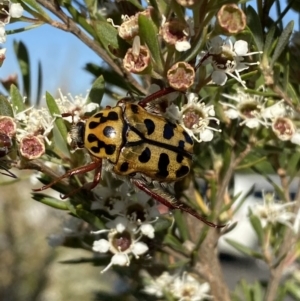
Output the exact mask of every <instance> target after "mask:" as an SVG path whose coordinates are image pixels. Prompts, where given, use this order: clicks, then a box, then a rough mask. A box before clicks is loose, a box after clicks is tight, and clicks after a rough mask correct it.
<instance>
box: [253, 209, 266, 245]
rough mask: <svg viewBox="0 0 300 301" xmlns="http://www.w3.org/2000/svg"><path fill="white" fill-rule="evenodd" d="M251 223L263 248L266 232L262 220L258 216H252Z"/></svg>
mask: <svg viewBox="0 0 300 301" xmlns="http://www.w3.org/2000/svg"><path fill="white" fill-rule="evenodd" d="M250 222H251V225H252V227H253V229H254V231H255V232H256V235H257V237H258V240H259V243H260V245H261V246H262V245H263V243H264V230H263V227H262V225H261V222H260V219H259V218H258V217H257V216H256V215H253V214H251V216H250Z"/></svg>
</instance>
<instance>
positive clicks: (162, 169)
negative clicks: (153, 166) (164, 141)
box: [156, 153, 170, 178]
mask: <svg viewBox="0 0 300 301" xmlns="http://www.w3.org/2000/svg"><path fill="white" fill-rule="evenodd" d="M169 163H170V159H169V156H168V155H167V154H165V153H161V154H160V156H159V160H158V166H157V167H158V172H157V173H156V175H157V176H158V177H161V178H166V177H167V176H168V175H169V172H168V165H169Z"/></svg>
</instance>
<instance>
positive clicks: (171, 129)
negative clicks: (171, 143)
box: [163, 122, 176, 140]
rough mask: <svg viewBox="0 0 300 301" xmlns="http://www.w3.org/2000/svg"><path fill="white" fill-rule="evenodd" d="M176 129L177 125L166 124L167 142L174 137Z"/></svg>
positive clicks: (165, 135)
mask: <svg viewBox="0 0 300 301" xmlns="http://www.w3.org/2000/svg"><path fill="white" fill-rule="evenodd" d="M174 128H176V125H175V124H172V123H170V122H168V123H166V124H165V126H164V132H163V137H164V138H165V139H167V140H170V139H171V138H172V137H173V136H174Z"/></svg>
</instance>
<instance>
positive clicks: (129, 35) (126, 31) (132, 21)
mask: <svg viewBox="0 0 300 301" xmlns="http://www.w3.org/2000/svg"><path fill="white" fill-rule="evenodd" d="M151 11H152V7H148V8H147V9H146V10H144V11H142V12H138V13H136V14H135V15H133V16H130V17H128V16H123V23H122V24H121V25H120V26H116V25H114V24H113V21H112V19H107V21H109V22H111V23H112V24H113V26H114V27H116V28H117V29H118V33H119V36H120V37H121V38H122V39H124V40H126V41H131V40H132V39H133V38H134V37H135V36H137V35H138V34H139V24H138V22H139V15H144V16H146V17H148V18H149V19H150V18H151Z"/></svg>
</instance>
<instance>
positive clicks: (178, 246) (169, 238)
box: [163, 234, 186, 253]
mask: <svg viewBox="0 0 300 301" xmlns="http://www.w3.org/2000/svg"><path fill="white" fill-rule="evenodd" d="M163 243H164V244H166V245H169V246H170V247H171V248H173V249H174V250H177V251H179V252H182V253H184V252H186V250H185V248H184V247H183V246H182V242H181V241H179V240H178V239H177V238H176V237H174V236H173V235H172V234H167V235H166V236H165V238H164V242H163Z"/></svg>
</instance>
